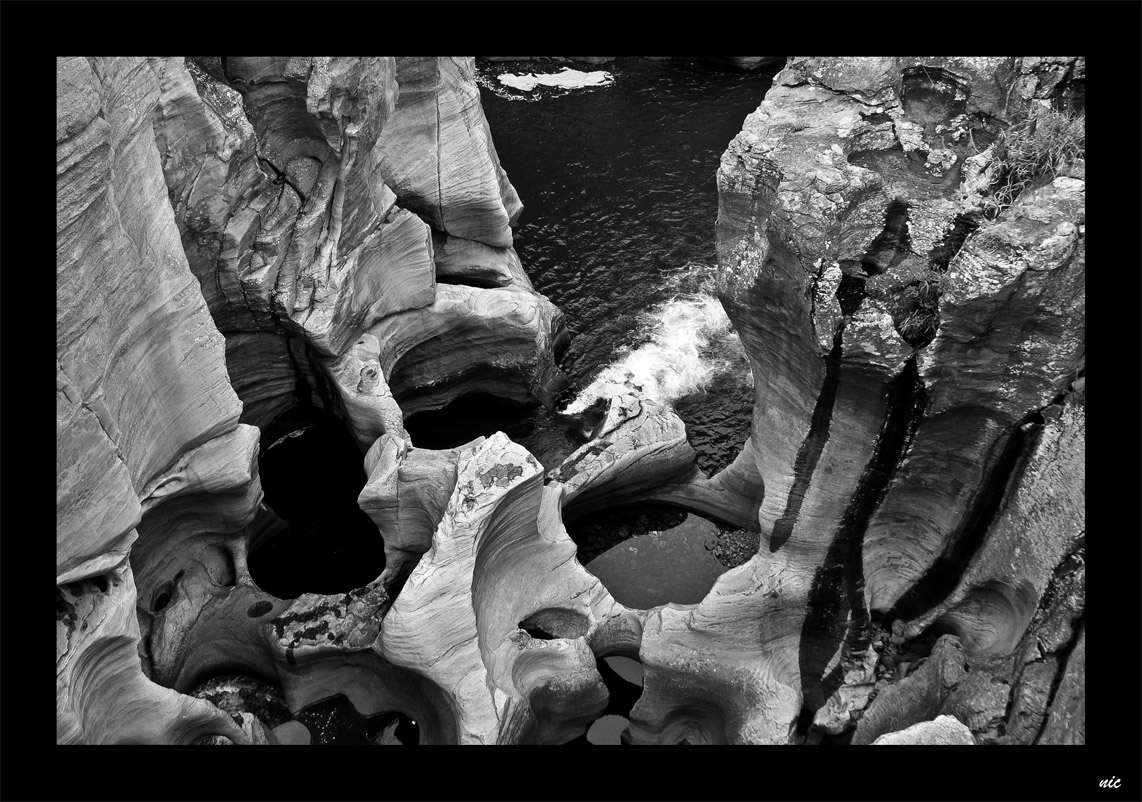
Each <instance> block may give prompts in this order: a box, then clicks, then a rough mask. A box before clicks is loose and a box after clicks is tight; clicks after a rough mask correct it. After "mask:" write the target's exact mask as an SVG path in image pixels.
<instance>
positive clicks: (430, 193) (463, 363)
mask: <svg viewBox="0 0 1142 802" xmlns="http://www.w3.org/2000/svg"><path fill="white" fill-rule="evenodd" d="M151 63H152V69H153V70H154V71H155V72H156V73H157V74H158V75H160V76H161V80H162V88H163V91H162V94H161V95H160V97H159V102H158V104H157V105H156V107H155V121H154V129H155V137H156V140H157V141H158V143H159V146H160V151H161V153H162V156H163V166H164V171H165V176H166V181H167V184H168V187H169V192H170V198H171V204H172V206H173V208H174V210H175V218H176V221H177V222H178V225H179V229H180V232H181V234H182V239H183V242H184V244H185V246H186V252H187V255H188V257H189V259H190V265H191V268H192V270H193V271H194V273H195V275H196V276H198V278H199V281H200V282H201V284H202V287H203V293H204V295H205V296H206V298H207V301H208V303H209V306H210V311H211V314H212V315H213V316H214V319H215V321H216V322H217V324H218V327H219V329H220V330H221V331H222V333H223V334H224V335H226V338H227V366H228V368H229V372H230V375H231V379H232V381H233V383H234V389H235V390H236V391H237V393H238V395H239V397H240V398H241V399H242V400H243V402H244V404H245V408H244V411H243V418H242V420H243V422H248V423H252V424H255V425H257V426H259V427H260V428H262V429H263V430H264V431H266V430H267V429H274V423H275V421H279V420H281V419H283V417H285V416H287V415H288V414H290V413H297V412H298V411H299V410H304V409H305V408H306V407H309V406H313V407H316V408H326V409H331V410H333V411H336V412H338V413H343V417H344V418H345V420H346V421H347V423H348V424H349V426H350V429H351V430H352V431H353V433H354V435H355V436H356V437H357V440H358V443H359V445H360V446H361V448H362V450H363V451H364V450H367V449H368V448H369V446H371V445H372V442H373V441H374V440H375V439H376V437H377V436H378V435H380V434H381V433H384V432H392V433H394V434H397V435H398V436H403V435H404V430H403V424H402V421H400V420H398V414H397V413H398V412H400V411H403V414H404V415H406V416H407V415H410V414H413V413H415V412H416V411H418V409H426V408H427V409H435V408H439V407H441V406H444V405H446V404H447V403H449V402H450V401H452V400H454V399H455V398H457V397H459V396H461V395H464V394H466V393H470V392H490V393H493V394H500V395H507V396H509V397H512V398H517V397H519V396H520V395H522V396H523V397H524V398H531V399H535V400H538V401H543V402H547V401H549V400H550V398H551V396H552V394H553V393H554V392H555V391H557V389H558V388H559V387H560V386H561V375H560V374H559V372H558V370H557V368H555V365H554V361H553V348H554V345H555V341H556V339H557V336H558V335H559V332H560V331H561V329H562V318H561V316H560V315H559V313H558V311H557V310H556V309H555V308H554V307H553V306H552V305H551V304H550V302H548V301H547V299H546V298H544V297H543V296H541V295H538V294H537V293H536V292H535V291H534V289H533V288H532V286H531V284H530V282H529V281H527V279H526V276H525V275H524V274H523V271H522V269H520V268H519V266H518V261H519V260H518V257H517V256H516V255H515V252H514V250H512V248H511V244H512V237H511V228H510V223H511V222H512V221H514V220H515V219H516V217H518V215H519V212H520V209H521V208H522V206H521V204H520V202H519V199H518V197H517V196H516V194H515V190H514V189H512V187H511V184H510V182H509V181H508V180H507V176H506V174H505V173H504V171H503V169H502V168H501V167H500V166H499V160H498V158H497V156H496V153H495V148H494V146H493V144H492V142H491V135H490V133H489V131H488V128H487V122H486V120H485V119H484V116H483V110H482V108H481V107H480V104H479V90H478V89H477V87H476V84H475V80H474V65H473V61H472V59H471V58H436V57H423V58H412V57H402V58H395V59H394V58H391V57H387V58H324V57H293V58H285V57H281V58H239V57H231V58H226V59H220V58H212V57H197V58H195V59H188V60H185V61H184V60H182V59H173V58H171V59H152V60H151ZM434 241H435V242H437V243H439V244H440V245H441V246H442V248H443V250H444V251H446V252H447V258H445V259H444V260H443V263H444V264H443V268H442V269H441V268H440V267H439V266H438V265H437V260H436V257H435V245H434ZM438 273H440V274H441V276H442V279H444V280H451V281H452V282H453V283H456V284H467V285H469V286H467V287H456V286H446V287H439V288H438V286H437V277H438ZM469 277H470V278H469ZM487 293H491V294H487ZM418 310H419V311H420V313H421V315H422V316H426V317H427V319H426V318H425V317H422V316H417V315H416V314H410V313H413V312H416V311H418ZM509 319H510V320H511V323H510V324H509V325H510V326H511V327H512V328H513V331H512V333H511V334H506V333H504V332H493V333H492V336H491V337H489V338H487V339H482V340H480V341H478V342H468V335H469V334H470V330H471V326H472V325H476V326H477V327H478V328H479V329H482V327H483V326H484V325H485V323H486V324H487V325H493V326H494V325H497V324H498V323H499V321H501V320H503V321H505V322H506V321H508V320H509ZM378 325H380V326H381V329H379V330H376V329H375V327H376V326H378ZM501 335H502V336H501ZM370 336H373V337H376V338H377V339H378V340H379V342H377V343H376V344H375V345H374V344H373V340H371V339H370ZM362 349H364V351H362ZM410 351H413V352H414V353H411V354H410V353H409V352H410ZM426 396H427V398H426ZM274 433H275V434H280V432H277V431H276V430H275V431H274Z"/></svg>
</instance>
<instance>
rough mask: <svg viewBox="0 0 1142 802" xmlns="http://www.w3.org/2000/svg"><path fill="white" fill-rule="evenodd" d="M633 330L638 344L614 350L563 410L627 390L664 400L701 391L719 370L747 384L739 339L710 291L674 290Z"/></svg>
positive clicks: (581, 408) (750, 378) (746, 367)
mask: <svg viewBox="0 0 1142 802" xmlns="http://www.w3.org/2000/svg"><path fill="white" fill-rule="evenodd" d="M639 329H640V332H641V335H642V336H641V337H639V338H638V339H640V340H642V342H641V344H639V345H636V346H633V347H630V346H628V347H626V348H623V349H622V350H620V351H619V353H618V355H617V356H616V358H615V359H614V361H612V362H611V364H610V365H608V366H607V367H605V368H603V369H602V370H601V371H600V372H599V373H598V374H596V376H595V378H594V379H593V380H592V381H591V383H590V384H589V385H587V387H586V388H584V389H583V391H582V392H580V393H579V394H578V396H576V398H575V400H574V401H572V402H571V403H570V404H568V405H567V407H566V408H565V409H563V410H562V411H563V413H564V414H567V415H573V414H578V413H580V412H582V411H584V410H585V409H587V407H589V406H591V404H593V403H595V401H597V400H598V399H600V398H604V399H605V398H611V397H613V396H616V395H621V394H623V393H630V392H634V393H637V394H639V395H641V396H642V397H643V398H648V399H651V400H652V401H658V402H660V403H663V404H670V403H672V402H674V401H675V400H677V399H679V398H682V397H684V396H687V395H690V394H692V393H698V392H702V391H704V390H705V389H706V388H707V387H708V386H709V385H710V383H711V382H712V381H713V380H714V379H715V378H717V377H719V376H723V375H726V376H730V377H732V378H733V379H734V380H736V381H738V382H740V383H742V384H743V385H747V386H752V382H753V376H752V374H751V372H750V368H749V361H748V359H747V358H746V355H745V350H744V349H743V348H742V345H741V340H739V339H738V336H737V334H736V333H735V332H734V331H733V326H732V324H731V323H730V319H729V318H728V317H726V312H725V310H724V309H723V308H722V304H721V302H720V301H719V300H718V299H717V298H716V297H715V296H714V295H713V294H712V293H711V292H709V291H698V292H693V293H687V294H683V295H678V296H675V297H674V298H672V299H671V300H669V301H667V302H665V303H663V304H659V305H658V306H656V307H653V308H651V309H650V310H648V311H647V312H646V313H645V315H644V316H643V319H642V323H641V325H640V327H639Z"/></svg>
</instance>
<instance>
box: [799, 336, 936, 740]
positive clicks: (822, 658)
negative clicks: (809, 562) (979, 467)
mask: <svg viewBox="0 0 1142 802" xmlns="http://www.w3.org/2000/svg"><path fill="white" fill-rule="evenodd" d="M884 392H885V396H886V397H887V408H886V410H885V416H884V424H883V425H882V426H881V430H880V435H879V436H878V438H877V442H876V447H875V448H874V450H873V453H872V456H871V457H870V458H869V461H868V464H867V465H866V466H865V468H864V470H863V471H862V472H861V475H860V479H859V480H858V482H857V486H856V490H855V491H854V492H853V495H852V498H851V499H850V501H849V504H848V506H847V507H846V508H845V512H844V514H843V515H842V516H841V523H840V526H839V527H838V528H837V532H836V535H835V536H834V538H833V542H832V544H831V545H830V546H829V551H828V553H827V554H826V555H825V560H824V562H823V563H822V564H821V566H820V567H819V568H818V569H817V571H816V573H815V574H814V575H813V584H812V586H811V587H810V590H809V596H808V609H807V614H806V617H805V621H804V623H803V625H802V628H801V643H800V648H799V651H798V659H799V662H800V674H801V692H802V699H803V700H805V701H804V707H803V708H802V713H801V718H800V720H799V721H798V731H799V732H802V733H804V732H805V730H807V729H808V726H809V724H810V723H812V721H813V716H814V715H815V714H816V712H817V710H818V709H819V708H820V705H822V704H824V702H825V700H827V699H828V698H829V697H830V696H831V695H832V694H833V692H834V691H836V690H837V688H838V687H840V685H841V683H842V681H843V679H844V672H845V660H844V659H842V661H841V662H839V663H838V664H837V665H836V666H835V667H834V668H833V670H832V671H830V672H829V674H828V676H826V677H822V676H821V669H820V668H819V666H822V665H823V664H824V663H826V662H827V661H828V659H829V658H830V657H831V656H832V655H833V654H834V653H835V652H836V649H837V647H838V646H840V645H841V642H842V641H843V642H844V648H845V650H846V656H847V655H850V654H853V653H856V652H863V651H864V650H866V649H867V648H868V646H869V612H868V609H867V607H866V606H865V602H864V567H863V566H864V561H863V559H862V555H863V551H864V534H865V531H866V530H867V529H868V522H869V520H870V519H871V517H872V514H873V512H875V511H876V508H877V507H878V506H879V505H880V502H881V501H882V500H883V498H884V494H885V492H886V491H887V488H888V485H889V482H891V480H892V477H893V475H894V474H895V473H896V469H897V467H898V466H899V465H900V461H901V458H902V457H903V455H904V453H905V451H906V449H907V447H908V445H909V443H910V442H911V439H912V435H913V434H914V433H915V430H916V425H917V423H918V422H919V418H920V414H921V413H922V412H923V409H924V405H925V403H926V397H925V393H924V385H923V383H922V382H921V381H920V378H919V374H918V371H917V368H916V358H915V356H913V357H912V358H911V359H909V360H908V362H907V363H906V364H905V366H904V368H903V370H901V371H900V373H899V374H898V375H897V376H896V377H895V378H893V379H891V380H890V381H889V382H887V383H886V384H885V390H884ZM830 633H835V634H833V635H832V636H831V637H830ZM822 638H825V639H826V640H825V642H824V643H822ZM834 638H835V640H834Z"/></svg>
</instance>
